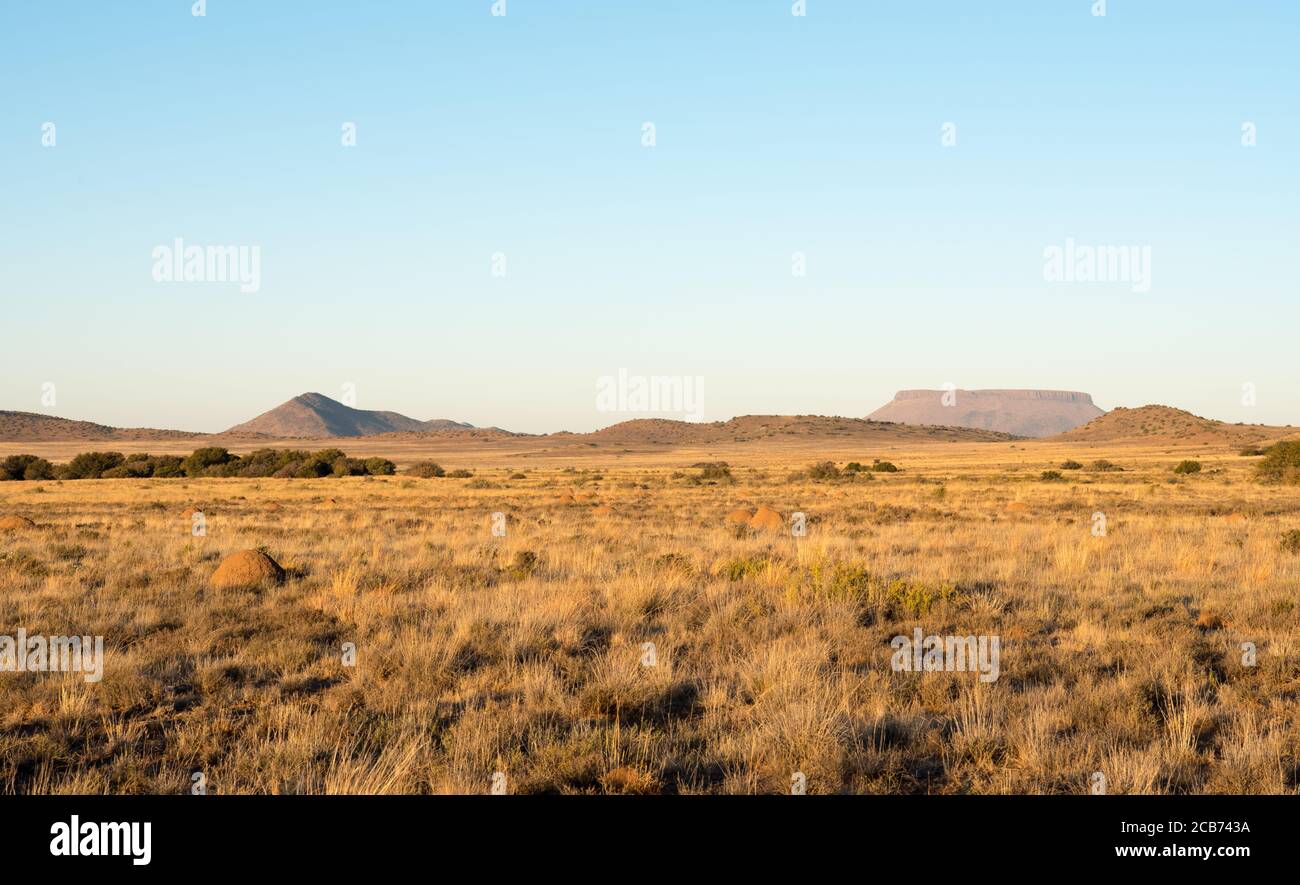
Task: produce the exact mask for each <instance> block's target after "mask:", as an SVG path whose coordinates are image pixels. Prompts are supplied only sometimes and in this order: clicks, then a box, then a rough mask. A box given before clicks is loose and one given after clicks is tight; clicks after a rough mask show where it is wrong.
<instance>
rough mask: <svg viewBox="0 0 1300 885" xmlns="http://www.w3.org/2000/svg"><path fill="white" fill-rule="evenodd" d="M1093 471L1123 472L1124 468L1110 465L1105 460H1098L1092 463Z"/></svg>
mask: <svg viewBox="0 0 1300 885" xmlns="http://www.w3.org/2000/svg"><path fill="white" fill-rule="evenodd" d="M1092 469H1093V470H1100V471H1103V472H1105V471H1109V470H1123V469H1124V468H1123V467H1120V466H1119V465H1117V464H1112V463H1110V462H1109V461H1107V460H1106V459H1105V458H1098V459H1097V460H1096V461H1093V462H1092Z"/></svg>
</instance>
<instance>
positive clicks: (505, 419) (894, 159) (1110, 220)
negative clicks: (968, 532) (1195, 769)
mask: <svg viewBox="0 0 1300 885" xmlns="http://www.w3.org/2000/svg"><path fill="white" fill-rule="evenodd" d="M1106 6H1107V9H1106V12H1107V14H1106V15H1105V16H1104V17H1097V16H1094V15H1092V2H1091V0H1033V2H1030V0H1010V2H989V3H978V2H957V0H951V2H926V0H913V2H888V3H886V2H876V0H807V14H806V15H805V16H802V17H797V16H793V15H791V0H713V2H700V0H658V2H636V3H633V2H626V3H622V2H620V3H612V2H597V0H507V7H506V8H507V15H505V16H504V17H499V16H493V15H492V14H491V7H492V2H491V0H423V2H396V0H394V2H372V3H343V2H337V3H333V2H331V3H318V2H307V0H280V2H275V3H269V2H255V0H209V2H208V4H207V15H206V16H204V17H202V18H197V17H194V16H192V15H191V3H190V2H184V0H181V2H173V0H168V2H161V0H135V2H130V3H128V2H112V3H86V2H61V0H42V2H40V3H23V4H19V3H7V4H4V6H3V8H2V9H0V169H2V170H3V176H4V182H3V184H4V186H3V188H0V200H2V201H3V204H2V208H3V210H4V211H3V219H4V221H3V236H2V237H0V263H2V265H3V268H4V270H3V274H2V275H0V293H3V298H2V300H3V303H4V315H5V323H4V325H5V330H4V336H3V364H2V366H0V368H2V371H0V408H6V409H19V410H24V411H37V412H39V411H46V412H51V413H53V414H58V415H64V416H67V417H76V418H86V419H91V420H96V421H101V422H104V423H110V424H116V425H124V426H137V425H149V426H160V425H161V426H168V427H178V428H182V429H193V430H220V429H224V428H225V427H227V426H230V425H231V424H234V423H236V422H239V421H242V420H245V419H247V418H249V417H251V416H252V415H254V414H256V413H258V412H260V411H263V410H265V409H267V408H270V407H272V406H274V405H276V404H278V403H280V402H282V401H283V400H285V399H288V398H289V397H291V396H293V395H295V394H297V393H301V392H303V391H307V390H316V391H320V392H321V393H325V394H327V395H331V396H335V397H341V396H342V393H341V391H342V390H343V387H342V386H343V385H344V384H352V385H355V390H356V404H357V405H358V406H359V407H361V408H376V409H392V410H396V411H400V412H403V413H406V414H409V415H412V416H414V417H418V418H430V417H449V418H455V419H458V420H465V421H470V422H472V423H474V424H480V425H487V424H495V425H499V426H503V427H507V428H510V429H516V430H524V431H531V432H546V431H553V430H560V429H569V430H588V429H592V428H595V427H599V426H604V425H606V424H610V423H613V422H614V421H617V420H621V419H623V418H626V417H629V416H627V415H620V414H614V415H611V414H608V413H601V412H598V411H597V410H596V408H595V394H596V389H597V383H598V382H597V379H598V378H599V377H600V376H604V375H612V374H615V373H617V372H618V370H619V369H620V368H626V369H628V370H629V372H631V373H633V374H644V375H675V376H690V377H696V376H698V377H702V378H703V379H704V409H703V412H704V415H705V417H706V418H708V419H711V420H712V419H725V418H728V417H731V416H733V415H737V414H747V413H782V414H789V413H818V414H841V415H851V416H861V415H865V414H866V413H868V412H870V411H871V410H873V409H874V408H876V407H877V406H879V405H881V404H882V403H884V402H885V401H886V400H888V399H889V398H890V397H891V396H892V394H893V392H894V391H895V390H896V389H898V388H904V387H940V386H941V385H943V384H945V383H953V384H956V385H957V386H959V387H963V388H979V387H1043V388H1064V389H1072V390H1086V391H1089V392H1091V393H1092V394H1093V396H1094V398H1095V400H1096V401H1097V402H1098V404H1099V405H1101V406H1102V407H1103V408H1110V407H1114V406H1120V405H1123V406H1136V405H1142V404H1145V403H1148V402H1160V403H1166V404H1170V405H1176V406H1179V407H1182V408H1187V409H1190V410H1191V411H1194V412H1196V413H1198V414H1203V415H1207V416H1210V417H1215V418H1222V419H1225V420H1233V421H1238V420H1240V421H1250V422H1266V423H1280V424H1287V423H1291V424H1300V384H1298V383H1297V382H1300V369H1298V365H1300V362H1298V360H1297V358H1296V350H1297V347H1296V329H1297V327H1300V322H1298V321H1300V306H1297V300H1298V299H1297V295H1298V294H1300V286H1297V282H1296V280H1297V254H1298V253H1297V250H1296V243H1297V239H1298V235H1300V209H1297V184H1298V183H1300V162H1298V160H1300V157H1298V156H1297V150H1296V146H1297V144H1298V143H1300V141H1298V138H1300V113H1298V112H1300V101H1298V100H1297V94H1298V91H1300V62H1297V61H1296V54H1295V47H1296V46H1297V45H1300V5H1297V4H1295V3H1292V2H1283V0H1274V2H1267V0H1261V2H1250V3H1241V4H1230V5H1225V4H1223V3H1219V2H1213V3H1212V2H1173V0H1168V2H1163V0H1141V2H1139V0H1109V2H1108V3H1107V4H1106ZM46 122H52V123H54V124H55V127H56V128H55V133H56V144H55V146H54V147H47V146H44V145H43V144H42V126H43V124H44V123H46ZM345 122H352V123H355V125H356V133H357V136H356V141H357V144H356V146H355V147H344V146H343V145H342V144H341V129H342V126H343V124H344V123H345ZM646 122H652V123H653V124H654V125H655V136H656V143H655V146H654V147H651V148H647V147H643V145H642V127H643V124H644V123H646ZM1246 122H1250V123H1252V124H1254V126H1255V131H1256V139H1257V143H1256V145H1255V146H1254V147H1244V146H1243V145H1242V125H1243V124H1244V123H1246ZM945 123H953V124H954V125H955V126H956V145H955V146H951V147H947V146H944V144H942V143H941V134H942V127H943V126H944V124H945ZM177 237H181V238H183V239H184V240H185V241H186V242H187V243H190V244H203V245H257V246H258V247H259V248H260V252H261V286H260V289H259V290H258V291H257V292H252V293H241V292H240V291H239V288H238V286H237V285H234V284H229V283H219V282H185V283H159V282H155V281H154V279H153V278H152V275H151V271H152V266H153V261H152V258H151V253H152V250H153V249H154V248H155V247H156V246H158V245H164V244H171V243H172V242H173V240H174V239H175V238H177ZM1067 237H1070V238H1073V239H1075V240H1076V241H1078V242H1079V243H1084V244H1097V245H1115V246H1127V245H1141V246H1149V247H1150V249H1151V267H1152V273H1151V288H1150V291H1148V292H1142V293H1136V292H1133V291H1132V287H1131V286H1129V285H1126V284H1123V283H1092V284H1084V283H1074V284H1065V283H1050V282H1047V281H1045V280H1044V277H1043V250H1044V248H1045V247H1047V246H1052V245H1063V244H1064V242H1065V240H1066V238H1067ZM796 252H800V253H803V254H804V255H805V256H806V263H807V273H806V276H802V277H800V276H795V275H793V274H792V273H791V263H792V255H793V254H794V253H796ZM494 253H503V254H504V255H505V256H506V275H505V276H504V277H500V276H493V274H492V256H493V254H494ZM46 382H52V383H54V384H55V385H56V388H55V389H56V393H57V402H56V405H55V406H54V407H53V408H46V407H43V406H42V403H41V395H42V385H43V384H44V383H46ZM1247 383H1249V384H1254V385H1255V389H1256V398H1257V404H1256V405H1254V406H1253V407H1247V406H1243V405H1242V385H1243V384H1247Z"/></svg>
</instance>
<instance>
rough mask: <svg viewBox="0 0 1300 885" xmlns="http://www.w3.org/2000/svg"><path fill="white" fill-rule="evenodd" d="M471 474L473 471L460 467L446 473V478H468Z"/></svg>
mask: <svg viewBox="0 0 1300 885" xmlns="http://www.w3.org/2000/svg"><path fill="white" fill-rule="evenodd" d="M473 475H474V471H472V470H465V469H463V468H462V469H460V470H453V471H452V472H451V473H448V474H447V478H448V479H469V478H470V477H471V476H473Z"/></svg>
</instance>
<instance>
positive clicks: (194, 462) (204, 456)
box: [181, 446, 235, 476]
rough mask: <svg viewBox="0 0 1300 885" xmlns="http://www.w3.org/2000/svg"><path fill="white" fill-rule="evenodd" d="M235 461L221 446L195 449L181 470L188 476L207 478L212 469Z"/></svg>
mask: <svg viewBox="0 0 1300 885" xmlns="http://www.w3.org/2000/svg"><path fill="white" fill-rule="evenodd" d="M234 459H235V456H234V455H232V454H230V452H228V451H226V450H225V449H223V448H220V447H219V446H209V447H207V448H203V449H195V450H194V451H193V452H192V453H190V456H189V457H188V458H186V459H185V460H184V461H183V462H182V463H181V469H182V470H184V471H185V475H186V476H205V475H209V474H208V473H207V471H208V470H209V469H210V468H212V467H219V466H221V465H222V464H229V463H230V462H231V461H233V460H234Z"/></svg>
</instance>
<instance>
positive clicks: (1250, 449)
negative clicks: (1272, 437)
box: [1237, 446, 1264, 458]
mask: <svg viewBox="0 0 1300 885" xmlns="http://www.w3.org/2000/svg"><path fill="white" fill-rule="evenodd" d="M1237 454H1239V455H1241V457H1243V458H1253V457H1254V456H1256V455H1262V454H1264V449H1262V448H1260V447H1259V446H1246V447H1245V448H1243V449H1242V450H1241V451H1240V452H1238V453H1237Z"/></svg>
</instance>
